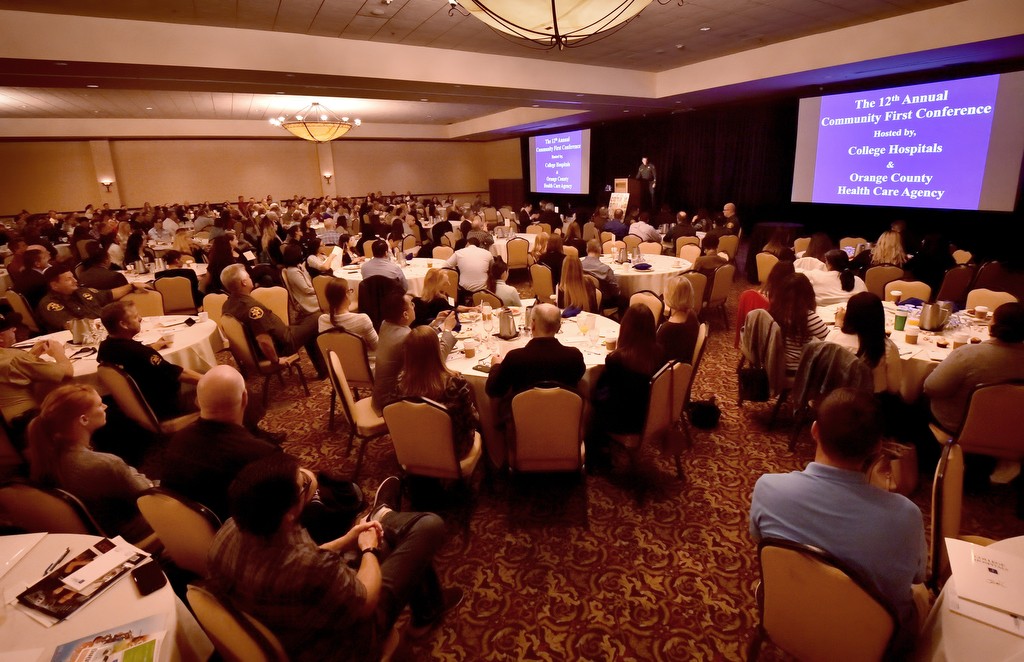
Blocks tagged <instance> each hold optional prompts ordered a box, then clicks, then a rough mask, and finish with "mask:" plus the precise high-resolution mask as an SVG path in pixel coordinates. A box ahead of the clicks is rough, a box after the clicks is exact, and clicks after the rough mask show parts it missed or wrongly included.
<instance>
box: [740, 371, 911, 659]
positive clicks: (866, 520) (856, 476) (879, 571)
mask: <svg viewBox="0 0 1024 662" xmlns="http://www.w3.org/2000/svg"><path fill="white" fill-rule="evenodd" d="M811 435H812V436H813V437H814V441H815V445H816V451H815V455H814V461H813V462H812V463H811V464H809V465H808V466H807V468H806V469H804V470H803V471H795V472H792V473H788V474H766V475H763V476H761V477H760V478H759V479H758V481H757V484H756V485H755V486H754V493H753V497H752V499H751V505H750V535H751V537H753V539H754V540H755V541H760V540H761V539H763V538H769V537H770V538H782V539H784V540H791V541H793V542H797V543H804V544H809V545H813V546H815V547H820V548H821V549H823V550H825V551H826V552H828V553H829V554H831V555H833V556H835V557H836V558H838V559H839V560H840V561H842V562H843V563H845V564H846V565H848V566H850V567H851V568H853V569H855V570H857V571H858V572H859V573H860V574H861V575H862V576H863V577H864V578H865V579H867V580H868V581H869V582H871V584H872V585H873V586H874V587H875V588H876V589H877V590H878V591H879V593H881V594H882V595H883V596H885V597H886V598H887V599H888V600H889V601H890V602H891V603H892V604H893V606H894V607H895V608H896V610H897V613H898V615H899V630H898V633H897V639H896V641H897V642H898V644H897V646H896V651H897V658H896V659H902V658H903V657H904V656H906V655H908V653H909V652H910V649H911V648H912V647H913V643H914V640H915V638H916V636H917V630H918V622H917V621H918V614H917V612H916V610H915V605H914V598H913V594H912V589H911V585H912V584H913V583H915V582H922V581H924V578H925V563H926V561H927V556H928V553H927V550H926V547H925V537H924V524H923V522H922V519H921V510H920V509H919V508H918V507H917V506H916V505H914V503H913V502H912V501H910V500H909V499H907V498H906V497H904V496H902V495H900V494H896V493H890V492H886V491H885V490H880V489H878V488H877V487H875V486H873V485H871V484H870V483H868V480H867V476H866V474H865V467H866V466H867V465H868V464H869V462H870V460H871V459H872V458H873V457H874V456H875V454H876V453H877V452H878V450H879V445H880V441H881V422H880V420H879V412H878V407H877V404H876V403H875V402H874V400H873V398H871V396H870V395H867V394H864V393H861V392H858V391H855V390H853V389H845V388H844V389H838V390H836V391H833V392H832V393H831V394H829V395H828V396H827V397H826V398H825V399H824V401H822V403H821V405H820V407H819V408H818V419H817V421H815V422H814V423H813V425H812V426H811Z"/></svg>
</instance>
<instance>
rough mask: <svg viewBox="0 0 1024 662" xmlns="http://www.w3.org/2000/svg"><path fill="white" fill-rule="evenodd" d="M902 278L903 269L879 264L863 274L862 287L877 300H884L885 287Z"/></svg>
mask: <svg viewBox="0 0 1024 662" xmlns="http://www.w3.org/2000/svg"><path fill="white" fill-rule="evenodd" d="M901 278H903V269H900V268H899V267H897V266H894V265H891V264H880V265H878V266H876V267H870V268H868V270H867V271H865V272H864V285H865V286H867V288H868V292H871V293H872V294H874V295H875V296H876V297H878V298H879V299H884V298H885V286H886V285H887V284H888V283H891V282H892V281H894V280H900V279H901Z"/></svg>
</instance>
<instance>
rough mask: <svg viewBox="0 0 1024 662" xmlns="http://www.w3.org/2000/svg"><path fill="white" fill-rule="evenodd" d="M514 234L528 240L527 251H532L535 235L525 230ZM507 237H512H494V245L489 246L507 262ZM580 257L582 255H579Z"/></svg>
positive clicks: (535, 239)
mask: <svg viewBox="0 0 1024 662" xmlns="http://www.w3.org/2000/svg"><path fill="white" fill-rule="evenodd" d="M515 236H516V237H520V238H522V239H525V240H526V241H527V242H529V244H530V246H529V251H530V252H531V253H532V252H533V245H534V243H536V241H537V235H535V234H529V233H526V232H518V233H516V235H515ZM509 239H512V237H500V238H498V237H495V239H494V245H493V246H491V252H492V253H494V255H496V256H497V257H500V258H501V259H502V260H505V261H506V262H508V240H509ZM580 257H582V256H580Z"/></svg>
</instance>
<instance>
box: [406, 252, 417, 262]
mask: <svg viewBox="0 0 1024 662" xmlns="http://www.w3.org/2000/svg"><path fill="white" fill-rule="evenodd" d="M413 257H415V256H414V255H413V254H412V253H406V254H405V259H406V260H411V259H413Z"/></svg>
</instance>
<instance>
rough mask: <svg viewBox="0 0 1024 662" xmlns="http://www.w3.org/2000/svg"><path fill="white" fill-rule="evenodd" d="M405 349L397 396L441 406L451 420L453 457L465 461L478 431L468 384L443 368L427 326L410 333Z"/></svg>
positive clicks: (438, 345)
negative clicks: (425, 399)
mask: <svg viewBox="0 0 1024 662" xmlns="http://www.w3.org/2000/svg"><path fill="white" fill-rule="evenodd" d="M404 349H405V362H404V364H403V368H402V372H401V374H400V375H399V377H398V392H399V394H400V395H401V396H402V397H403V398H410V397H420V398H429V399H430V400H433V401H435V402H438V403H440V404H442V405H444V406H445V408H447V409H448V413H449V414H450V415H451V418H452V441H453V442H454V445H455V457H456V458H462V457H465V456H466V454H467V453H469V449H470V448H472V447H473V437H474V433H475V432H476V431H477V430H479V429H480V412H479V411H478V410H477V408H476V400H475V399H474V397H473V390H472V389H471V388H470V386H469V382H467V381H466V378H465V377H463V376H462V375H460V374H459V373H457V372H452V371H451V370H449V369H448V368H447V367H446V366H445V364H444V359H443V358H442V357H441V343H440V342H439V341H438V339H437V332H436V331H435V330H434V329H433V328H431V327H430V326H419V327H416V328H415V329H413V330H412V331H410V332H409V335H408V336H407V337H406V339H405V342H404Z"/></svg>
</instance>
